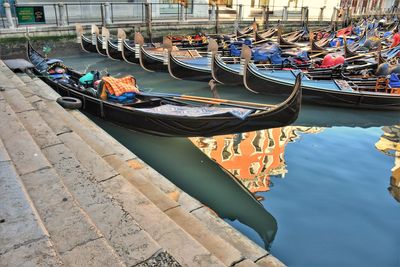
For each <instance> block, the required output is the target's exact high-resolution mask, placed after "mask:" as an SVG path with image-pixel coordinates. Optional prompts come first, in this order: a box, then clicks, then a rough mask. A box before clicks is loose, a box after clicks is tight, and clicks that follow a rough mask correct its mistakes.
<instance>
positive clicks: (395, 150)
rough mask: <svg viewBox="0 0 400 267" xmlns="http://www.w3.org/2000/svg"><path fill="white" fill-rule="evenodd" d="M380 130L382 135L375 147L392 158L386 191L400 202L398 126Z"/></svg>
mask: <svg viewBox="0 0 400 267" xmlns="http://www.w3.org/2000/svg"><path fill="white" fill-rule="evenodd" d="M382 130H383V132H384V133H383V135H382V136H381V138H380V139H379V141H378V142H376V144H375V147H376V148H377V149H379V150H380V151H382V152H383V153H384V154H386V155H389V156H392V157H394V167H393V168H392V170H391V171H392V175H391V177H390V186H389V188H388V190H389V192H390V194H391V195H392V196H393V198H394V199H395V200H397V201H398V202H400V125H394V126H385V127H383V128H382Z"/></svg>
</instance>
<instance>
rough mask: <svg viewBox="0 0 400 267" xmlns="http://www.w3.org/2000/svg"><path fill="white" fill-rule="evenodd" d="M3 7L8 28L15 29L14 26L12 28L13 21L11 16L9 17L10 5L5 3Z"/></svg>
mask: <svg viewBox="0 0 400 267" xmlns="http://www.w3.org/2000/svg"><path fill="white" fill-rule="evenodd" d="M3 7H4V10H5V12H6V18H7V24H8V28H11V29H13V28H15V26H14V21H13V18H12V15H11V8H10V4H9V3H7V2H5V3H4V4H3Z"/></svg>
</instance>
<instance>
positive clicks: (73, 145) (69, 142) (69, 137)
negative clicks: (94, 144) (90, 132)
mask: <svg viewBox="0 0 400 267" xmlns="http://www.w3.org/2000/svg"><path fill="white" fill-rule="evenodd" d="M59 139H60V140H61V141H62V142H63V143H64V144H65V145H66V146H67V147H68V148H69V149H71V150H72V151H73V152H74V155H75V157H76V158H77V159H78V160H79V161H80V162H81V163H82V164H83V165H84V166H85V168H87V169H88V170H89V171H90V172H92V173H93V176H94V178H95V179H96V180H97V181H103V180H106V179H109V178H110V177H113V176H116V175H118V173H117V172H116V171H115V170H114V169H113V168H112V167H111V166H110V165H108V164H104V161H103V159H102V158H101V157H100V156H99V155H98V154H96V152H95V151H93V150H92V149H91V148H90V147H89V146H88V145H87V144H86V143H85V142H83V141H82V139H81V138H80V137H79V136H78V135H77V134H76V133H73V132H72V133H65V134H63V135H60V136H59Z"/></svg>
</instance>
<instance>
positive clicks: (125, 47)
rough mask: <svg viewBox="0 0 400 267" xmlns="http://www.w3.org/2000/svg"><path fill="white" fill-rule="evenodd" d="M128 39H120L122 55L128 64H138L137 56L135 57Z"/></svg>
mask: <svg viewBox="0 0 400 267" xmlns="http://www.w3.org/2000/svg"><path fill="white" fill-rule="evenodd" d="M127 42H128V40H123V41H122V57H123V59H124V60H125V61H126V62H127V63H130V64H140V62H139V58H138V57H136V53H135V48H134V47H132V46H130V45H129V44H128V43H127Z"/></svg>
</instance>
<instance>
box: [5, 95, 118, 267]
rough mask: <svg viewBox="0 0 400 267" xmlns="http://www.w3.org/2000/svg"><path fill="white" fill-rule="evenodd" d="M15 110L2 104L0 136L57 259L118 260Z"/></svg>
mask: <svg viewBox="0 0 400 267" xmlns="http://www.w3.org/2000/svg"><path fill="white" fill-rule="evenodd" d="M11 91H14V92H17V90H11ZM6 92H7V93H8V92H10V91H6ZM5 98H6V99H7V96H5ZM17 110H18V113H19V114H20V115H22V116H25V115H26V114H25V113H30V111H27V112H24V111H21V110H20V109H19V108H18V109H17ZM18 113H16V112H14V111H13V109H12V108H11V107H10V106H9V105H8V104H7V103H4V104H3V108H2V109H1V110H0V117H1V119H2V125H7V127H5V128H3V129H2V131H0V138H1V139H2V140H3V143H4V146H5V148H6V150H7V151H8V153H9V155H10V158H11V159H12V161H13V162H14V164H15V167H16V170H17V172H18V174H19V176H20V177H21V180H22V183H23V185H24V187H25V188H26V192H27V194H28V195H29V197H30V199H31V201H32V205H33V206H34V208H35V209H36V210H37V213H38V216H39V218H40V221H41V224H42V225H43V228H44V229H45V231H46V232H48V234H49V237H50V240H51V242H52V243H53V244H54V247H55V249H56V251H57V254H59V255H60V258H61V260H62V261H63V262H64V263H65V264H66V265H71V266H82V265H92V264H93V266H100V265H103V264H106V265H109V264H112V263H117V262H119V260H118V258H117V257H116V255H115V252H114V251H113V249H111V248H110V247H109V245H108V244H107V242H106V241H105V239H104V237H102V235H101V234H100V232H99V231H98V229H97V227H96V226H95V225H94V224H93V223H92V222H91V220H90V219H89V218H88V216H87V214H86V213H85V212H84V211H83V210H82V209H81V207H80V206H79V205H78V204H77V203H76V202H75V199H74V197H73V196H72V195H71V194H70V192H69V191H68V189H66V187H65V186H64V184H63V182H62V181H61V179H60V177H59V176H58V174H57V172H56V171H55V169H54V168H53V167H52V165H51V163H50V162H49V161H48V160H47V159H46V157H45V156H44V155H43V154H42V152H41V149H40V148H39V147H38V146H37V144H36V143H35V141H34V140H33V138H32V137H31V136H30V134H29V133H28V132H27V130H26V129H25V128H24V126H23V125H22V123H21V121H20V120H19V118H18V116H17V114H18ZM118 265H120V266H124V265H123V264H117V266H118Z"/></svg>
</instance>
